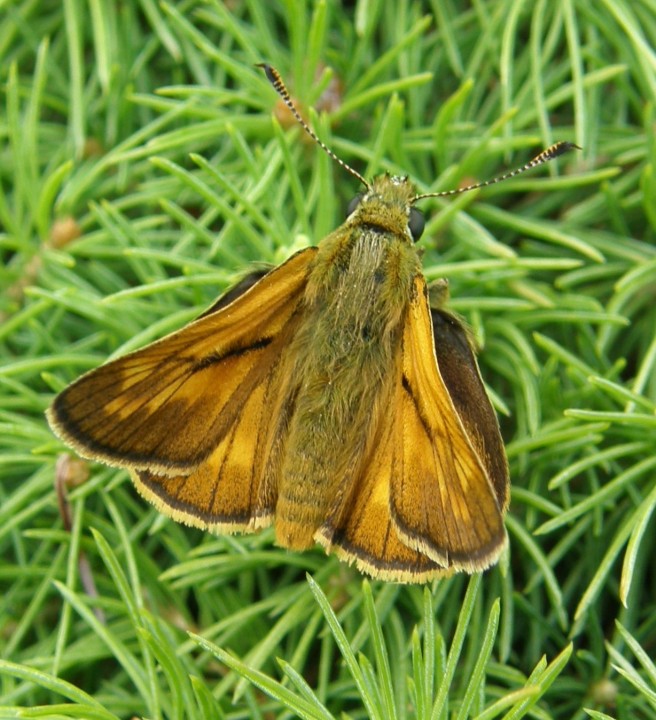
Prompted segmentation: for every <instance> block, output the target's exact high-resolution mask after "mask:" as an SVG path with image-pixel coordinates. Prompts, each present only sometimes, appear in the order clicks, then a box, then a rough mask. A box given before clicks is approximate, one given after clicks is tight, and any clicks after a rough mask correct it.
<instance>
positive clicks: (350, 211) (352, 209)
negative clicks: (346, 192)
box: [346, 193, 364, 217]
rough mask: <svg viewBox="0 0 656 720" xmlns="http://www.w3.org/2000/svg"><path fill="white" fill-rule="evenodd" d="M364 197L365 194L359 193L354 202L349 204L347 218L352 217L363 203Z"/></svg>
mask: <svg viewBox="0 0 656 720" xmlns="http://www.w3.org/2000/svg"><path fill="white" fill-rule="evenodd" d="M363 197H364V193H358V194H357V195H356V196H355V197H354V198H353V200H351V202H350V203H349V204H348V206H347V208H346V217H348V216H349V215H352V214H353V213H354V212H355V208H356V207H357V206H358V205H359V204H360V202H361V201H362V198H363Z"/></svg>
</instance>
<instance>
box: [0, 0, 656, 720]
mask: <svg viewBox="0 0 656 720" xmlns="http://www.w3.org/2000/svg"><path fill="white" fill-rule="evenodd" d="M655 46H656V4H654V2H653V0H635V1H632V2H629V1H628V0H600V1H599V2H596V3H590V2H583V1H582V0H550V1H549V2H547V1H546V0H537V1H536V2H517V1H516V0H489V1H487V2H485V1H482V0H479V1H478V2H472V3H465V2H456V1H455V0H443V1H441V2H438V1H437V0H436V1H435V2H432V3H421V2H404V1H403V0H400V1H399V2H395V3H383V2H381V1H377V0H370V1H369V2H367V1H363V2H356V3H344V4H340V3H337V2H330V1H327V2H317V3H305V2H300V1H297V2H294V1H293V0H290V1H289V2H261V1H260V0H250V2H239V0H233V1H232V2H225V3H220V2H196V1H195V0H189V1H187V2H174V3H166V2H164V3H159V4H158V3H156V2H153V1H152V0H141V1H140V2H139V1H137V0H133V1H124V2H120V3H111V2H103V0H88V2H83V1H82V0H64V2H48V1H45V2H44V1H36V0H22V1H18V0H14V1H12V0H5V2H0V58H1V61H0V92H1V93H2V100H1V104H0V108H1V109H0V181H1V183H2V189H1V192H0V258H1V260H2V262H1V263H0V290H1V294H0V360H1V365H0V493H1V498H2V502H1V503H0V552H1V558H2V559H1V564H0V583H1V584H0V587H1V588H2V592H1V593H0V654H1V656H2V659H1V660H0V703H1V704H2V705H1V706H0V716H1V717H16V716H18V715H19V714H20V716H21V717H51V718H73V717H84V718H103V719H104V718H131V717H135V716H136V717H147V718H201V717H217V718H221V717H229V718H272V717H276V718H278V717H307V718H330V717H349V718H364V717H375V718H395V717H398V718H406V717H407V718H414V717H420V718H429V717H431V718H435V719H440V718H469V717H475V718H481V719H483V718H496V717H503V718H520V717H531V718H540V719H542V718H544V719H548V718H563V719H568V720H569V719H571V718H589V717H592V718H597V719H601V718H626V719H629V718H630V719H632V720H633V719H636V718H637V719H638V720H640V719H642V718H644V719H646V720H648V719H649V718H654V717H656V667H655V665H654V661H653V658H654V654H655V652H656V578H655V574H654V567H653V556H654V541H655V530H656V527H655V523H654V520H653V518H652V511H653V509H654V504H655V503H656V484H655V483H654V477H655V472H656V471H655V466H656V452H655V447H656V412H655V409H656V375H655V372H654V367H655V363H656V336H655V332H654V329H655V328H656V247H655V244H654V238H655V229H656V180H655V178H654V160H655V156H656V146H655V143H654V127H655V115H654V102H655V100H656V53H655V52H654V47H655ZM263 60H264V61H267V62H269V63H271V64H272V65H274V66H275V67H276V68H277V69H278V70H279V71H280V72H281V74H282V76H283V77H284V79H285V81H286V83H287V85H288V86H289V88H290V91H291V92H292V94H293V96H294V98H295V101H296V102H297V103H298V106H299V109H300V110H301V111H302V112H303V114H304V116H305V117H307V118H308V119H309V120H310V122H311V123H312V125H313V126H314V128H315V129H316V131H317V133H318V134H319V135H320V136H321V137H322V138H323V139H324V140H325V142H326V143H327V144H328V145H329V146H330V147H331V148H332V149H333V150H334V151H335V152H336V153H338V155H340V157H342V158H343V159H344V160H345V161H346V162H348V163H350V164H352V165H353V166H354V167H355V168H356V169H357V170H358V171H360V172H362V173H363V174H364V175H366V176H367V177H371V176H372V175H373V174H376V173H379V172H383V171H390V172H394V173H397V174H407V175H409V176H410V177H411V178H412V179H413V181H415V182H416V183H417V185H418V186H419V188H420V190H421V191H429V190H442V189H448V188H453V187H458V186H459V185H460V184H463V183H467V182H471V181H472V180H483V179H486V178H488V177H491V176H493V175H496V174H499V173H500V172H503V171H504V170H506V169H508V168H509V167H514V166H516V165H520V164H522V163H524V162H526V161H527V160H528V159H529V158H530V157H532V156H533V155H535V154H536V153H537V152H538V151H539V150H540V149H541V148H542V147H546V146H547V145H549V144H551V143H552V142H553V141H555V140H569V141H572V142H576V143H578V144H579V145H581V146H582V148H583V150H582V151H580V152H575V153H571V154H569V155H566V156H564V157H562V158H560V159H559V160H557V161H556V162H553V163H551V164H550V165H549V166H548V167H545V168H542V169H539V170H537V171H533V172H532V173H530V174H527V175H523V176H522V177H521V178H519V179H514V180H511V181H508V182H506V183H503V184H501V185H498V186H494V187H492V188H489V189H486V190H484V191H482V192H476V193H470V194H467V195H465V196H460V197H458V198H457V199H455V200H452V201H443V200H429V201H426V202H425V203H424V204H423V206H422V209H423V210H424V211H425V212H426V215H427V219H428V224H427V229H426V231H425V233H424V235H423V238H422V241H421V245H422V247H423V248H424V267H425V273H426V276H427V278H428V279H429V280H435V279H438V278H441V277H448V278H449V281H450V289H451V296H452V301H451V307H452V308H453V309H454V310H456V311H457V312H459V313H461V314H462V315H463V316H464V317H465V318H466V319H467V321H468V322H469V323H470V324H471V326H472V328H473V330H474V333H475V335H476V338H477V340H478V341H479V343H480V345H481V354H480V358H479V361H480V366H481V371H482V374H483V377H484V378H485V381H486V383H487V384H488V386H489V389H490V391H491V394H492V396H493V398H494V402H495V405H496V406H497V408H498V410H499V412H500V417H501V425H502V431H503V435H504V438H505V440H506V442H507V446H508V455H509V460H510V467H511V477H512V481H513V489H512V504H511V509H510V513H509V516H508V522H507V526H508V532H509V537H510V550H509V553H508V554H507V556H506V557H504V558H503V559H502V562H501V564H500V566H499V567H497V568H494V569H492V570H490V571H488V572H486V573H485V574H484V575H482V576H479V577H475V578H472V579H470V578H468V577H464V576H458V577H453V578H451V579H448V580H444V581H441V582H437V583H435V584H434V585H430V586H428V587H427V588H422V587H406V586H396V585H389V584H385V583H380V582H371V583H368V582H365V583H363V580H362V577H361V576H360V575H359V574H358V573H357V572H356V571H355V570H353V569H352V568H349V567H347V566H345V565H342V564H340V563H339V562H337V561H336V560H335V559H334V558H328V557H326V556H325V555H324V554H323V553H322V551H321V550H319V549H316V550H314V551H312V552H308V553H303V554H295V553H289V552H285V551H282V550H280V549H278V548H276V547H275V546H274V545H273V544H272V533H271V532H270V531H266V532H263V533H261V534H260V535H256V536H247V537H232V538H230V537H220V538H219V537H213V536H210V535H207V534H203V533H201V532H199V531H196V530H191V529H189V528H186V527H182V526H180V525H177V524H175V523H173V522H171V521H168V520H166V519H164V518H163V517H161V516H159V515H158V514H157V513H156V511H155V510H154V509H152V508H151V507H150V506H148V505H147V504H146V503H145V502H144V501H142V500H141V499H140V498H139V497H138V496H137V494H136V492H135V491H134V489H133V487H132V485H131V483H130V481H129V480H128V478H127V475H126V474H125V473H124V472H118V471H116V470H112V469H108V468H106V467H104V466H99V465H93V464H91V465H88V466H87V465H83V466H81V467H79V466H75V465H73V467H72V468H69V469H70V470H71V474H72V475H73V476H75V477H82V478H83V477H84V476H85V473H87V472H88V475H89V476H88V480H87V481H86V482H83V483H82V484H80V485H79V486H77V487H69V489H68V502H69V503H70V517H69V521H65V520H64V518H63V516H62V514H61V512H60V510H59V508H58V502H57V493H56V490H55V476H56V475H57V476H58V477H60V478H62V477H64V475H65V474H66V468H65V467H64V466H63V465H62V464H61V461H60V465H58V471H57V472H56V469H55V462H56V460H57V457H58V455H59V454H60V453H62V452H65V448H64V447H63V446H62V445H61V443H59V442H58V441H57V440H55V438H54V437H53V436H52V434H51V433H50V431H49V429H48V427H47V425H46V422H45V419H44V416H43V412H44V410H45V408H46V407H47V405H48V404H49V402H50V401H51V399H52V397H53V395H54V393H55V392H57V391H59V390H61V389H62V388H63V387H64V386H65V385H66V384H67V383H68V382H70V381H71V380H73V379H74V378H75V377H77V376H78V375H80V374H81V373H82V372H84V371H86V370H88V369H91V368H93V367H95V366H97V365H98V364H100V363H101V362H103V361H104V360H106V359H107V358H108V357H109V356H113V355H117V354H120V353H124V352H126V351H128V350H130V349H134V348H137V347H140V346H141V345H143V344H145V343H146V342H148V341H151V340H153V339H155V338H158V337H161V336H162V335H163V334H165V333H166V332H168V331H171V330H173V329H176V328H178V327H180V326H181V325H182V324H183V323H184V322H186V321H188V320H190V319H191V318H193V317H194V316H195V315H197V314H198V313H199V312H200V311H201V310H202V309H203V308H204V307H205V306H207V305H208V304H210V303H211V302H212V301H213V300H214V299H215V297H216V296H217V295H219V294H220V293H221V292H222V291H223V290H225V289H226V288H227V287H228V286H229V285H230V283H231V282H233V281H234V280H235V278H237V277H238V276H239V273H241V272H244V271H245V270H246V269H248V268H249V267H250V266H251V265H252V264H253V263H258V262H268V263H275V262H280V261H282V260H284V259H285V258H286V257H288V256H289V254H291V252H293V251H294V250H296V249H298V248H301V247H304V246H306V245H308V244H314V243H316V242H318V241H319V240H320V239H321V238H322V237H323V236H324V235H325V234H326V233H327V232H329V231H330V230H332V229H334V228H335V227H337V226H338V225H339V223H340V222H341V221H342V218H343V216H344V211H345V207H346V204H347V203H348V201H349V199H350V198H351V197H352V196H353V195H354V194H355V193H356V192H358V191H359V189H360V188H358V187H357V183H356V182H355V180H354V179H353V178H352V177H351V176H349V175H347V174H346V173H345V172H343V171H342V170H341V169H340V168H339V167H338V166H337V165H335V164H333V163H331V161H330V160H329V158H327V157H326V156H325V155H324V154H323V153H322V152H321V151H320V150H319V149H318V148H317V147H316V146H314V145H312V144H311V143H308V142H306V138H305V137H304V136H303V135H302V133H301V132H300V130H299V129H298V128H296V127H294V126H293V123H291V122H290V118H289V116H288V115H287V113H285V112H284V111H283V110H282V108H281V107H280V104H279V103H278V101H277V98H276V95H275V93H274V92H273V90H272V89H271V87H270V86H269V85H268V83H267V82H266V79H265V78H264V77H263V76H262V73H261V71H258V70H257V69H255V68H254V66H253V65H254V63H256V62H260V61H263ZM272 116H273V118H274V120H273V121H272ZM189 633H193V634H192V635H190V634H189Z"/></svg>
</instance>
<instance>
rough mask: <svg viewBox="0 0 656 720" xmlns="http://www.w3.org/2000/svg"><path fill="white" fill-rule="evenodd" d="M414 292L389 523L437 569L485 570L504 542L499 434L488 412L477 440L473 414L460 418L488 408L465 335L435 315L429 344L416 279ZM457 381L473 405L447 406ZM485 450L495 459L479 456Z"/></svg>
mask: <svg viewBox="0 0 656 720" xmlns="http://www.w3.org/2000/svg"><path fill="white" fill-rule="evenodd" d="M415 289H416V295H415V300H414V301H413V302H412V303H411V305H410V308H409V311H408V316H407V320H406V324H405V327H404V332H403V348H402V354H403V372H402V379H401V386H402V388H403V392H402V393H401V401H400V403H399V406H400V409H399V408H397V412H400V414H401V417H402V421H401V422H400V436H401V440H400V444H401V446H402V457H401V466H402V472H399V473H395V474H393V475H392V478H391V490H390V507H391V514H392V519H393V521H394V524H395V525H396V527H397V531H398V533H399V536H400V537H401V539H402V540H403V542H404V543H406V544H407V545H408V546H409V547H411V548H413V549H415V550H418V551H419V552H421V553H423V554H425V555H427V556H428V557H429V558H431V559H432V560H433V561H435V562H437V563H438V564H440V565H442V566H444V567H453V568H454V569H457V570H465V571H468V572H474V571H477V570H481V569H484V568H486V567H488V566H489V565H491V564H492V563H493V562H494V561H495V560H496V559H497V558H498V556H499V553H500V552H501V550H502V549H503V547H504V546H505V543H506V533H505V529H504V524H503V510H504V508H505V505H506V497H507V470H506V466H505V454H504V453H503V445H502V442H501V438H500V436H499V437H498V438H496V439H495V440H494V441H492V440H491V439H490V437H494V436H495V432H496V434H497V435H498V425H497V424H496V418H495V417H494V411H493V409H492V408H491V406H490V407H489V409H488V410H486V411H484V414H483V420H487V421H489V419H490V416H491V417H494V425H493V427H494V428H495V429H496V430H495V431H490V430H489V429H488V430H486V431H485V432H484V433H483V434H481V431H480V428H479V427H478V426H477V424H476V422H475V421H476V419H477V416H476V414H475V413H474V415H473V420H474V421H473V422H472V419H471V418H470V417H468V415H467V412H468V411H469V412H470V413H471V410H472V407H471V403H472V402H476V403H478V404H479V405H485V406H489V400H488V398H487V395H486V394H485V390H484V389H483V388H482V384H481V385H480V387H479V383H480V378H478V383H477V382H474V381H473V380H472V375H476V376H478V369H477V367H476V365H475V360H473V353H471V348H469V352H467V351H466V350H465V349H464V348H463V347H462V345H461V341H462V340H464V341H465V342H467V340H466V337H465V338H463V337H462V335H461V334H462V333H464V330H462V328H459V330H458V331H454V329H453V328H454V326H452V325H451V326H450V325H447V324H444V322H443V320H444V318H443V316H439V315H438V318H437V329H438V332H436V334H435V340H434V336H433V327H432V323H431V313H430V310H429V307H428V293H427V291H426V284H425V281H424V279H423V278H421V277H418V278H416V280H415ZM456 349H457V352H455V357H454V351H455V350H456ZM447 358H448V359H447ZM472 361H473V363H474V364H473V365H472ZM459 365H462V366H463V367H459ZM445 377H446V378H448V383H447V382H446V381H445V379H444V378H445ZM458 378H460V379H458ZM459 382H461V383H462V393H465V394H466V393H467V392H469V391H473V392H474V395H475V396H474V398H473V399H472V400H464V399H463V398H462V397H459V398H458V399H457V400H454V398H453V397H452V393H453V394H455V395H457V394H458V393H456V392H455V391H456V388H457V386H458V383H459ZM462 393H460V394H462ZM461 414H462V416H461ZM492 451H495V452H498V453H500V454H501V458H502V459H499V460H496V459H495V460H490V458H489V457H485V455H486V454H488V455H489V453H490V452H492Z"/></svg>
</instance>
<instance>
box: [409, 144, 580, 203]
mask: <svg viewBox="0 0 656 720" xmlns="http://www.w3.org/2000/svg"><path fill="white" fill-rule="evenodd" d="M574 149H576V150H580V149H581V148H580V147H579V146H578V145H575V144H574V143H571V142H562V141H561V142H557V143H554V144H553V145H551V147H548V148H547V149H546V150H543V151H542V152H541V153H540V154H539V155H536V156H535V157H534V158H533V160H530V161H529V162H527V163H526V165H523V166H522V167H520V168H517V169H516V170H511V171H510V172H507V173H504V174H503V175H499V177H495V178H492V179H491V180H485V181H484V182H480V183H475V184H474V185H467V187H463V188H458V189H457V190H442V192H435V193H425V194H424V195H417V197H415V198H414V199H413V201H412V202H413V204H414V203H416V202H417V200H423V199H424V198H432V197H448V196H449V195H460V194H461V193H466V192H469V191H470V190H478V189H479V188H484V187H488V185H496V184H497V183H500V182H502V181H503V180H508V179H509V178H512V177H515V176H517V175H521V174H522V173H525V172H526V171H527V170H531V169H532V168H534V167H537V166H538V165H542V164H544V163H546V162H549V160H553V159H554V158H557V157H558V156H559V155H563V154H564V153H566V152H569V151H570V150H574Z"/></svg>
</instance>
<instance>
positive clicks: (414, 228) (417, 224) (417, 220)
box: [408, 207, 426, 242]
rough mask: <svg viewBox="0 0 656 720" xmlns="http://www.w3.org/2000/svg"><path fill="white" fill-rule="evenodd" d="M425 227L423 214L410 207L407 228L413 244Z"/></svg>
mask: <svg viewBox="0 0 656 720" xmlns="http://www.w3.org/2000/svg"><path fill="white" fill-rule="evenodd" d="M425 227H426V220H425V218H424V215H423V213H422V212H420V211H419V210H417V208H413V207H411V208H410V215H409V217H408V228H409V229H410V234H411V235H412V239H413V240H414V241H415V242H417V240H419V238H420V237H421V234H422V233H423V232H424V228H425Z"/></svg>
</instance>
